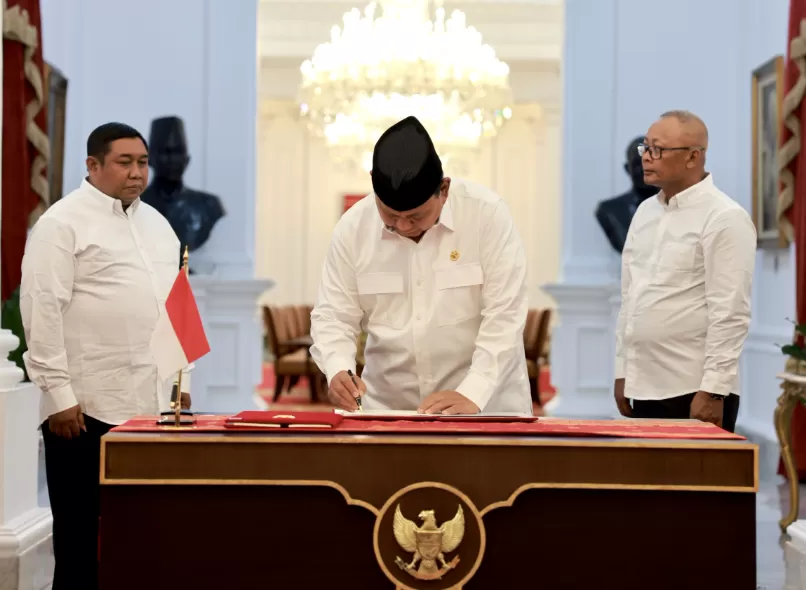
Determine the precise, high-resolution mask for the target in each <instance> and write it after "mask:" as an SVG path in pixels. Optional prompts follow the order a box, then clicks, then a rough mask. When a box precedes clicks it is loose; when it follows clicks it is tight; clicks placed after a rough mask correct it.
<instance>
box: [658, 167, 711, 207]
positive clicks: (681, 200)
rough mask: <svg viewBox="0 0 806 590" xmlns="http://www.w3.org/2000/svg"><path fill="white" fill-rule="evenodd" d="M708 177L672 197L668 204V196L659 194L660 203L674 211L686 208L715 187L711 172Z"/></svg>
mask: <svg viewBox="0 0 806 590" xmlns="http://www.w3.org/2000/svg"><path fill="white" fill-rule="evenodd" d="M706 174H707V175H706V177H705V178H703V179H702V180H701V181H700V182H698V183H697V184H695V185H692V186H690V187H688V188H687V189H686V190H684V191H681V192H679V193H677V194H676V195H674V196H673V197H671V198H670V199H669V202H668V203H667V202H666V195H664V194H663V191H661V192H659V193H658V197H657V198H658V202H659V203H660V204H661V205H663V206H664V207H665V208H667V209H668V208H672V209H679V208H680V207H685V206H686V205H688V204H689V203H691V202H692V201H693V200H695V199H696V198H697V197H700V196H702V194H703V193H704V192H705V191H706V190H708V189H710V188H713V186H714V179H713V176H712V175H711V173H710V172H707V173H706Z"/></svg>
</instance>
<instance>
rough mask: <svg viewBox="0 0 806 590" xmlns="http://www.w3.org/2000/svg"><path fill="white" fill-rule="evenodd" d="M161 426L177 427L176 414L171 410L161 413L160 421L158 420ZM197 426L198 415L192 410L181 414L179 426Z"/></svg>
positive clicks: (183, 411)
mask: <svg viewBox="0 0 806 590" xmlns="http://www.w3.org/2000/svg"><path fill="white" fill-rule="evenodd" d="M157 424H158V425H160V426H175V425H176V412H175V411H173V410H169V411H167V412H160V419H159V420H157ZM192 424H196V415H195V414H194V413H193V412H191V411H190V410H182V411H180V412H179V426H190V425H192Z"/></svg>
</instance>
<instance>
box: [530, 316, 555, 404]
mask: <svg viewBox="0 0 806 590" xmlns="http://www.w3.org/2000/svg"><path fill="white" fill-rule="evenodd" d="M532 312H534V315H533V316H532V319H531V323H530V318H529V315H527V316H526V327H525V328H524V330H523V335H524V344H525V345H526V346H525V348H526V369H527V371H528V372H529V386H530V388H531V391H532V399H533V400H534V401H535V402H537V404H538V405H539V406H542V405H543V404H542V402H541V400H540V371H541V369H542V367H543V365H544V364H546V362H547V359H548V355H547V351H546V342H547V341H548V337H549V330H550V328H551V310H550V309H542V310H529V314H530V315H531V314H532ZM527 336H528V344H527V342H526V341H527Z"/></svg>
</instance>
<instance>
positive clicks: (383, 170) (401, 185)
mask: <svg viewBox="0 0 806 590" xmlns="http://www.w3.org/2000/svg"><path fill="white" fill-rule="evenodd" d="M441 183H442V161H441V160H440V159H439V156H438V155H437V151H436V149H435V148H434V143H433V142H432V141H431V137H429V135H428V131H426V130H425V127H423V125H422V123H420V121H418V120H417V119H416V118H415V117H407V118H406V119H403V120H402V121H400V122H399V123H395V124H394V125H392V126H391V127H390V128H389V129H387V130H386V131H385V132H384V134H383V135H381V138H380V139H379V140H378V143H376V144H375V151H374V152H373V154H372V189H373V190H374V191H375V194H376V195H377V196H378V198H379V199H380V200H381V202H382V203H383V204H384V205H386V206H387V207H389V208H390V209H393V210H395V211H410V210H411V209H416V208H417V207H419V206H420V205H422V204H423V203H425V202H426V201H427V200H428V199H430V198H431V197H432V196H433V195H434V194H436V192H437V189H439V186H440V184H441Z"/></svg>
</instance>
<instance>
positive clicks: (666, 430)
mask: <svg viewBox="0 0 806 590" xmlns="http://www.w3.org/2000/svg"><path fill="white" fill-rule="evenodd" d="M226 419H227V416H205V415H199V416H197V417H196V424H195V425H193V426H181V427H179V428H177V427H175V426H158V425H157V423H156V422H157V417H156V416H143V417H139V418H134V419H133V420H129V421H128V422H126V423H125V424H121V425H120V426H117V427H116V428H114V429H113V430H112V432H177V431H183V432H202V433H210V432H217V433H220V432H226V433H228V434H231V435H234V436H238V435H239V434H244V433H254V432H260V433H263V434H281V433H293V432H318V433H320V434H326V433H328V434H329V433H333V434H376V433H380V434H465V435H466V434H477V435H482V436H489V435H514V436H599V437H602V436H607V437H616V438H658V439H710V440H719V439H721V440H745V439H744V437H742V436H739V435H737V434H732V433H730V432H726V431H725V430H722V429H721V428H718V427H716V426H714V425H713V424H707V423H704V422H673V421H668V420H667V421H664V420H640V421H638V420H561V419H540V420H539V421H537V422H531V423H522V422H514V423H504V422H423V421H413V420H398V421H392V422H390V421H386V420H383V421H380V420H377V421H376V420H350V419H345V420H344V421H342V423H341V424H340V425H339V426H338V427H336V428H332V429H328V430H323V429H321V428H310V429H306V428H293V429H289V428H282V429H281V428H238V429H237V430H235V429H232V428H225V427H224V422H225V421H226Z"/></svg>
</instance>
